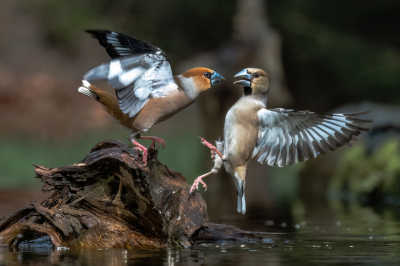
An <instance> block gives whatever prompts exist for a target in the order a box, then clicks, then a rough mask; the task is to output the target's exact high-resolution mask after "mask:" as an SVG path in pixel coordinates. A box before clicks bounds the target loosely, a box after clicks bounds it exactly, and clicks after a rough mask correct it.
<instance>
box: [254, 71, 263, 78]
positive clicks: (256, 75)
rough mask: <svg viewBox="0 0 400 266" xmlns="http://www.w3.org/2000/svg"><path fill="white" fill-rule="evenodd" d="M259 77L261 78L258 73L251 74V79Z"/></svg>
mask: <svg viewBox="0 0 400 266" xmlns="http://www.w3.org/2000/svg"><path fill="white" fill-rule="evenodd" d="M260 76H261V75H260V73H258V72H256V73H254V74H253V77H254V78H259V77H260Z"/></svg>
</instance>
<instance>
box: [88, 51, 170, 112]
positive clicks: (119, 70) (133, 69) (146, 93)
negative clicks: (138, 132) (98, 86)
mask: <svg viewBox="0 0 400 266" xmlns="http://www.w3.org/2000/svg"><path fill="white" fill-rule="evenodd" d="M84 78H85V79H86V80H89V81H90V80H95V79H105V80H107V82H108V83H109V84H110V85H111V86H112V87H113V88H114V89H115V90H116V92H117V97H118V103H119V106H120V108H121V110H122V112H123V113H125V114H129V116H130V117H133V116H135V115H136V114H137V113H138V112H139V111H140V110H141V109H142V108H143V106H144V105H145V104H146V103H147V102H148V101H149V100H150V99H151V98H158V97H165V96H167V95H168V94H169V93H171V92H172V91H176V90H178V85H177V84H176V83H175V81H174V78H173V75H172V70H171V65H170V63H169V61H167V60H166V58H165V56H163V55H162V54H138V55H132V56H127V57H122V58H116V59H113V60H111V61H110V62H109V63H106V64H102V65H100V66H98V67H96V68H94V69H92V70H90V71H89V72H88V73H87V74H86V75H85V76H84Z"/></svg>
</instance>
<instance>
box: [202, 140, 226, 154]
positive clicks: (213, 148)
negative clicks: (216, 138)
mask: <svg viewBox="0 0 400 266" xmlns="http://www.w3.org/2000/svg"><path fill="white" fill-rule="evenodd" d="M200 139H201V144H203V145H206V146H207V147H208V148H209V149H210V150H211V158H214V153H213V151H214V152H215V153H216V154H218V155H219V157H221V159H222V154H221V153H220V152H219V150H218V149H217V148H215V146H214V145H212V144H211V143H209V142H208V141H207V140H205V139H203V138H202V137H200Z"/></svg>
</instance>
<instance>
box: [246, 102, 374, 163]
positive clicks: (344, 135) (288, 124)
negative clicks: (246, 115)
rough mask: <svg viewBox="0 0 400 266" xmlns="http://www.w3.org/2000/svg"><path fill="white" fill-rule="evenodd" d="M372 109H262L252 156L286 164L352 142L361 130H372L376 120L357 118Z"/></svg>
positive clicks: (259, 114) (260, 160)
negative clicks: (345, 111)
mask: <svg viewBox="0 0 400 266" xmlns="http://www.w3.org/2000/svg"><path fill="white" fill-rule="evenodd" d="M368 112H369V111H367V112H360V113H352V114H328V113H313V112H309V111H294V110H285V109H282V108H277V109H270V110H267V109H264V108H263V109H261V110H260V111H258V120H259V133H258V140H257V143H256V147H255V148H254V150H253V153H252V159H255V160H257V161H258V162H259V163H265V162H266V163H267V164H268V165H270V166H274V165H278V166H279V167H283V166H285V165H294V164H296V163H297V162H299V161H300V162H303V161H306V160H309V159H312V158H315V157H317V155H318V154H320V153H321V154H325V153H326V152H327V151H329V150H330V151H334V150H336V148H338V147H341V146H343V145H345V144H347V145H350V144H349V142H350V141H351V140H357V139H356V138H355V136H358V135H359V134H360V133H361V132H360V131H363V130H368V128H367V127H366V124H368V123H370V122H372V121H371V120H365V119H360V118H357V117H356V116H358V115H361V114H365V113H368Z"/></svg>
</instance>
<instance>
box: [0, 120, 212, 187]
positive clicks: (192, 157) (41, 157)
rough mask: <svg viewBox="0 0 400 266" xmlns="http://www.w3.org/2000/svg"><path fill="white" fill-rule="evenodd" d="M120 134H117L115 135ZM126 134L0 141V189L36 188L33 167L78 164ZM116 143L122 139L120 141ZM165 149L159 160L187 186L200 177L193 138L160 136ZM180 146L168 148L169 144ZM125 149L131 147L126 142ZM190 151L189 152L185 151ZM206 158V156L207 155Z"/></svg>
mask: <svg viewBox="0 0 400 266" xmlns="http://www.w3.org/2000/svg"><path fill="white" fill-rule="evenodd" d="M119 132H120V133H121V134H122V135H121V134H118V133H119ZM126 132H127V131H126V130H122V128H121V130H119V129H118V130H117V131H113V132H111V131H110V130H108V131H103V132H100V133H99V132H86V133H85V134H82V136H81V137H80V138H79V139H75V140H74V141H73V142H71V141H56V140H47V141H45V140H36V141H32V140H31V139H24V138H21V137H18V136H16V137H15V138H7V139H6V138H0V146H1V153H0V154H1V158H2V159H1V160H0V169H1V175H0V188H2V189H4V188H14V187H20V188H32V187H40V186H41V185H42V184H41V182H40V180H39V179H35V173H34V171H33V169H34V167H33V164H37V165H41V166H46V167H60V166H64V165H69V164H73V163H77V162H79V161H81V160H82V159H83V158H84V157H85V156H86V154H88V153H89V152H90V150H91V149H92V148H93V147H94V145H96V144H97V143H99V142H101V141H104V140H107V139H110V138H118V136H125V135H126ZM120 139H125V137H124V138H122V137H121V138H120ZM163 139H164V140H165V141H166V144H167V147H168V148H167V149H165V150H160V151H159V154H158V158H159V160H160V161H161V162H162V163H163V164H165V165H167V166H169V167H170V168H171V169H174V170H179V172H180V173H182V175H184V176H185V177H186V178H187V180H188V182H189V183H192V182H193V181H194V179H195V178H196V177H197V176H198V175H200V174H202V173H203V171H204V170H203V169H202V167H201V162H202V160H201V158H204V153H205V152H207V150H206V149H204V148H203V147H202V145H200V144H199V140H198V138H197V135H193V133H188V134H173V135H172V134H164V135H163ZM139 142H141V143H142V144H143V145H146V146H147V145H149V143H150V141H147V140H140V141H139ZM178 142H179V143H180V145H168V144H171V143H178ZM125 143H127V144H128V145H130V146H132V145H131V144H129V143H128V141H126V142H125ZM188 147H190V149H188ZM207 154H208V153H207Z"/></svg>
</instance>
